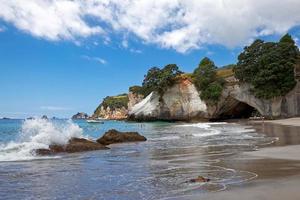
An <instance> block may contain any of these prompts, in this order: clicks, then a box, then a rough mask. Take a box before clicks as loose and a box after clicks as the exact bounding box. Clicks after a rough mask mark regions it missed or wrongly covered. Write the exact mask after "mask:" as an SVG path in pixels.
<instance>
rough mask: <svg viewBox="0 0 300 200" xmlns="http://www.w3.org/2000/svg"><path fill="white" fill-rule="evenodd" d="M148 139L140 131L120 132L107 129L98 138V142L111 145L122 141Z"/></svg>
mask: <svg viewBox="0 0 300 200" xmlns="http://www.w3.org/2000/svg"><path fill="white" fill-rule="evenodd" d="M146 140H147V139H146V138H145V137H144V136H142V135H140V134H139V133H138V132H120V131H117V130H115V129H111V130H109V131H107V132H106V133H105V134H104V135H103V136H102V137H101V138H99V139H98V140H97V142H98V143H100V144H103V145H109V144H114V143H122V142H139V141H146Z"/></svg>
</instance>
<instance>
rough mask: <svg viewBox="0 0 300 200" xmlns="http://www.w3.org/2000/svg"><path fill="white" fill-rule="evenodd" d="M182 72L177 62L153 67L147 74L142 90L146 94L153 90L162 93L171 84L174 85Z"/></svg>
mask: <svg viewBox="0 0 300 200" xmlns="http://www.w3.org/2000/svg"><path fill="white" fill-rule="evenodd" d="M180 74H182V72H181V71H180V70H179V68H178V66H177V65H176V64H169V65H166V66H165V67H164V68H162V69H160V68H158V67H152V68H151V69H149V70H148V72H147V74H146V75H145V78H144V81H143V84H142V92H143V94H144V96H147V95H148V94H150V93H151V92H152V91H157V92H158V93H159V94H160V95H162V94H163V93H164V92H165V91H166V90H167V89H168V88H169V87H170V86H172V85H173V84H174V83H175V81H176V77H177V76H178V75H180Z"/></svg>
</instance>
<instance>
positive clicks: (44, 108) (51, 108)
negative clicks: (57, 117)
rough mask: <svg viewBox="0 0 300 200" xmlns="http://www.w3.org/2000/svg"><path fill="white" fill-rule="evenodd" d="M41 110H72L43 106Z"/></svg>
mask: <svg viewBox="0 0 300 200" xmlns="http://www.w3.org/2000/svg"><path fill="white" fill-rule="evenodd" d="M40 109H41V110H48V111H63V110H71V109H70V108H66V107H60V106H41V107H40Z"/></svg>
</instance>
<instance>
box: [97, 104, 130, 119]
mask: <svg viewBox="0 0 300 200" xmlns="http://www.w3.org/2000/svg"><path fill="white" fill-rule="evenodd" d="M127 114H128V110H127V109H126V108H125V107H122V108H115V109H111V108H110V107H109V106H108V107H106V108H104V106H101V107H100V110H98V111H97V114H94V115H93V116H92V117H93V118H98V117H100V118H103V119H111V120H122V119H127Z"/></svg>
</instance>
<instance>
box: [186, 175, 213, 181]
mask: <svg viewBox="0 0 300 200" xmlns="http://www.w3.org/2000/svg"><path fill="white" fill-rule="evenodd" d="M209 181H210V179H209V178H204V177H203V176H198V177H197V178H193V179H191V180H189V181H188V182H189V183H206V182H209Z"/></svg>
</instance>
